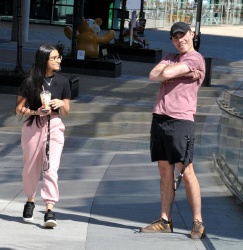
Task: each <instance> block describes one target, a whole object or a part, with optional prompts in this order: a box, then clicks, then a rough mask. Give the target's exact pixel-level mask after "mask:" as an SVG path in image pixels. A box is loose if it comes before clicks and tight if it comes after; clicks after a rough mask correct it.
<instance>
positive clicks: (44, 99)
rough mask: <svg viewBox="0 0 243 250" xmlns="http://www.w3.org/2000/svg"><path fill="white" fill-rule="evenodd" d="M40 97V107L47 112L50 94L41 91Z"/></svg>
mask: <svg viewBox="0 0 243 250" xmlns="http://www.w3.org/2000/svg"><path fill="white" fill-rule="evenodd" d="M40 97H41V102H42V105H45V108H44V109H45V110H49V109H50V108H51V107H50V104H49V103H50V100H51V93H50V92H49V91H42V92H41V93H40Z"/></svg>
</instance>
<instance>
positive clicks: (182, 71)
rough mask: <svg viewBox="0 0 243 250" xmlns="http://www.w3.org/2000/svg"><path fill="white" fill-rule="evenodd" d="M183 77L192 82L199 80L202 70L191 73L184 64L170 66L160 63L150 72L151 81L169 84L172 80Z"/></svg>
mask: <svg viewBox="0 0 243 250" xmlns="http://www.w3.org/2000/svg"><path fill="white" fill-rule="evenodd" d="M181 76H184V77H189V78H192V80H197V79H199V78H200V77H201V72H200V70H195V71H191V70H190V69H189V68H188V66H187V65H186V64H185V63H183V62H179V63H175V64H169V65H167V64H163V63H159V64H157V65H156V66H155V67H154V68H153V69H152V71H151V72H150V75H149V79H150V80H151V81H160V82H167V81H168V80H170V79H172V78H177V77H181Z"/></svg>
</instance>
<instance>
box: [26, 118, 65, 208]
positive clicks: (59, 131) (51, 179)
mask: <svg viewBox="0 0 243 250" xmlns="http://www.w3.org/2000/svg"><path fill="white" fill-rule="evenodd" d="M41 119H42V122H43V124H44V126H43V127H42V126H39V128H38V127H37V126H36V122H35V121H34V122H33V124H32V125H31V126H26V123H24V124H23V127H22V137H21V146H22V150H23V161H24V168H23V171H22V177H23V186H24V193H25V194H26V196H27V197H28V198H34V197H35V195H36V190H37V186H38V182H39V179H40V174H41V172H42V175H43V182H42V188H41V198H42V199H43V201H44V202H45V203H51V204H55V202H57V201H58V199H59V191H58V185H57V180H58V174H57V171H58V168H59V165H60V158H61V154H62V149H63V145H64V130H65V126H64V124H63V123H62V121H61V119H60V117H59V115H58V114H57V115H51V120H50V156H49V162H50V168H49V170H47V171H43V163H44V161H45V159H46V151H45V149H46V139H47V117H42V118H41ZM45 168H46V166H45Z"/></svg>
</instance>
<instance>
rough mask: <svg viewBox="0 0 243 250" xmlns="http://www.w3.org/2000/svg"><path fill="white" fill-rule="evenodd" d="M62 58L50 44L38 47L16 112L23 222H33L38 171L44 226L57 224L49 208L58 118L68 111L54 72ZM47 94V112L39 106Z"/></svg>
mask: <svg viewBox="0 0 243 250" xmlns="http://www.w3.org/2000/svg"><path fill="white" fill-rule="evenodd" d="M61 60H62V57H61V56H60V55H59V52H58V50H57V49H56V48H55V47H53V46H51V45H42V46H41V47H40V48H39V49H38V51H37V52H36V55H35V61H34V64H33V66H32V69H31V71H30V73H29V75H28V77H27V78H26V79H25V80H24V82H23V83H22V85H21V86H20V89H19V92H18V97H17V104H16V113H17V114H18V115H20V116H25V117H26V119H25V121H24V123H23V127H22V136H21V146H22V150H23V161H24V168H23V172H22V177H23V186H24V193H25V195H26V196H27V202H26V204H25V206H24V211H23V220H24V221H26V222H29V221H32V220H33V211H34V208H35V195H36V190H37V186H38V182H39V179H40V174H41V170H42V173H43V182H42V188H41V197H42V199H43V201H44V202H45V204H46V212H45V216H44V226H45V227H51V228H52V227H55V226H56V225H57V223H56V219H55V214H54V212H53V208H54V205H55V203H56V202H57V201H58V199H59V191H58V185H57V179H58V175H57V171H58V168H59V164H60V158H61V153H62V149H63V145H64V129H65V127H64V125H63V123H62V121H61V119H60V114H61V115H62V116H67V115H68V114H69V110H70V96H71V93H70V87H69V81H68V79H67V78H66V77H64V76H62V75H60V74H58V73H56V71H58V70H60V63H61ZM43 90H46V91H49V92H51V101H50V103H49V104H50V109H49V110H46V109H45V105H44V104H42V103H41V98H40V93H41V92H42V91H43Z"/></svg>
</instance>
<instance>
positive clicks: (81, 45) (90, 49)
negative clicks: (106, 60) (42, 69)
mask: <svg viewBox="0 0 243 250" xmlns="http://www.w3.org/2000/svg"><path fill="white" fill-rule="evenodd" d="M87 20H88V21H87ZM87 20H86V19H85V18H82V21H81V24H80V25H79V26H78V34H77V50H84V51H85V58H91V59H96V58H98V57H99V45H100V44H104V43H108V42H110V41H111V40H112V39H113V38H114V37H115V32H114V31H113V30H109V31H107V32H106V33H105V34H104V35H102V36H100V35H99V34H98V33H99V32H98V31H99V27H100V25H101V24H102V19H101V18H96V19H95V20H93V21H94V22H93V21H92V19H87ZM90 24H92V25H93V27H92V26H90ZM95 25H97V26H98V27H95ZM64 33H65V35H66V37H67V38H69V39H70V40H71V38H72V28H71V27H70V26H66V27H65V28H64Z"/></svg>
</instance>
